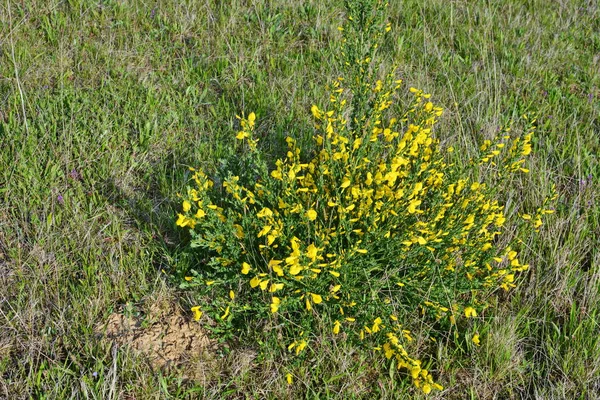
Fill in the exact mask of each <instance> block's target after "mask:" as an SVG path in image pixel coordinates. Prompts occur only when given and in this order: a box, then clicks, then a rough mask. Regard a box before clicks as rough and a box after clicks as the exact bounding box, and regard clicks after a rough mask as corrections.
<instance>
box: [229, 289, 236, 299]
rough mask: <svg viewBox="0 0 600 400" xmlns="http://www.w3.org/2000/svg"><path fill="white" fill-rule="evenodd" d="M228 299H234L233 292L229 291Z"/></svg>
mask: <svg viewBox="0 0 600 400" xmlns="http://www.w3.org/2000/svg"><path fill="white" fill-rule="evenodd" d="M229 298H230V299H231V300H233V299H235V293H233V290H230V291H229Z"/></svg>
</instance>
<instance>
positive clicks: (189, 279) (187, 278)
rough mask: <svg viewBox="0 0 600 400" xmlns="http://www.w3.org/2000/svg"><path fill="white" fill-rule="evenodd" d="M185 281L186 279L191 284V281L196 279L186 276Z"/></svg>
mask: <svg viewBox="0 0 600 400" xmlns="http://www.w3.org/2000/svg"><path fill="white" fill-rule="evenodd" d="M184 279H185V280H186V281H188V282H189V281H191V280H192V279H194V278H193V277H191V276H186V277H185V278H184Z"/></svg>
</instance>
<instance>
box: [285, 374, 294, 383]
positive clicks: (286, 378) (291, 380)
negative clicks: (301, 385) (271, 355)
mask: <svg viewBox="0 0 600 400" xmlns="http://www.w3.org/2000/svg"><path fill="white" fill-rule="evenodd" d="M285 380H286V381H287V383H288V385H291V384H292V383H294V378H293V377H292V374H290V373H287V374H286V375H285Z"/></svg>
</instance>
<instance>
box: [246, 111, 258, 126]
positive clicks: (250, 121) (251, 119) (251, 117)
mask: <svg viewBox="0 0 600 400" xmlns="http://www.w3.org/2000/svg"><path fill="white" fill-rule="evenodd" d="M254 121H256V114H254V113H253V112H251V113H250V114H249V115H248V126H250V128H253V127H254Z"/></svg>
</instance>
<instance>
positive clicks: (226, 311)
mask: <svg viewBox="0 0 600 400" xmlns="http://www.w3.org/2000/svg"><path fill="white" fill-rule="evenodd" d="M228 316H229V306H227V308H226V309H225V313H224V314H223V315H221V319H225V318H227V317H228Z"/></svg>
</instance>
